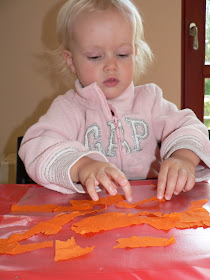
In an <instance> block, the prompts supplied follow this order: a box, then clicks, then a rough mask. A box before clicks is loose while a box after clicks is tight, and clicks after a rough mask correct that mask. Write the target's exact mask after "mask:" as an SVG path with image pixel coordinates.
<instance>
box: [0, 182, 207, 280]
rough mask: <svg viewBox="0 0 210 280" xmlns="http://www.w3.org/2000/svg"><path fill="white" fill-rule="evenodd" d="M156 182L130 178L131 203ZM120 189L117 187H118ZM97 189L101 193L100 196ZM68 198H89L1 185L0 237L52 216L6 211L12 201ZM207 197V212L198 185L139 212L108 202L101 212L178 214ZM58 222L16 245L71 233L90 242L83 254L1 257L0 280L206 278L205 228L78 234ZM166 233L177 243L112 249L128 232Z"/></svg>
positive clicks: (204, 190)
mask: <svg viewBox="0 0 210 280" xmlns="http://www.w3.org/2000/svg"><path fill="white" fill-rule="evenodd" d="M155 183H156V181H155V180H154V181H152V180H150V181H135V182H132V185H133V195H134V201H133V202H136V201H139V200H143V199H146V198H149V197H152V196H154V195H156V188H155ZM119 192H120V193H122V192H121V191H119ZM105 195H106V194H105V192H102V193H101V194H100V196H101V197H102V196H105ZM70 199H89V196H88V195H87V194H85V195H81V194H73V195H63V194H60V193H56V192H53V191H50V190H47V189H45V188H43V187H40V186H36V185H0V238H7V237H8V236H9V235H10V234H12V233H15V232H24V231H26V230H27V229H29V228H31V227H32V226H33V225H35V224H37V223H38V222H40V221H46V220H49V219H51V218H52V217H53V216H54V215H55V213H11V212H10V207H11V205H12V204H13V203H18V204H19V205H38V204H58V205H63V206H64V205H65V206H66V205H69V200H70ZM200 199H208V200H209V201H208V203H207V204H206V205H205V208H206V209H207V210H208V211H209V212H210V185H209V184H207V183H197V184H196V186H195V187H194V188H193V190H192V191H190V192H187V193H182V194H180V195H179V196H174V197H173V198H172V200H171V201H167V202H164V203H160V204H157V203H153V204H145V205H144V206H142V209H141V210H139V209H138V210H137V209H129V210H126V209H117V208H116V207H115V206H110V207H108V209H107V210H106V211H111V212H112V211H118V212H122V211H123V212H131V213H136V212H138V211H144V210H146V211H151V212H156V211H158V212H162V213H171V212H182V211H184V210H186V209H188V208H189V206H190V202H191V201H193V200H200ZM80 219H82V218H81V217H78V218H76V219H75V220H74V221H73V222H71V223H69V224H66V225H65V226H63V228H62V230H61V231H60V232H59V233H58V234H56V235H51V236H45V235H43V234H39V235H37V236H33V237H31V238H30V239H29V240H26V241H23V242H21V244H27V243H33V242H43V241H46V240H56V239H57V240H63V241H66V240H67V239H70V238H71V237H72V236H74V237H75V240H76V243H77V244H78V245H80V246H81V247H86V246H88V247H91V246H95V249H94V250H93V251H92V252H91V253H90V254H88V255H85V256H83V257H79V258H75V259H71V260H68V261H60V262H55V261H54V253H55V252H54V249H53V248H45V249H39V250H35V251H32V252H27V253H23V254H19V255H14V256H9V255H0V279H1V280H10V279H18V280H28V279H30V280H35V279H36V280H37V279H39V280H48V279H49V280H55V279H56V280H57V279H61V280H67V279H68V280H69V279H85V280H89V279H91V280H96V279H97V280H98V279H100V280H105V279H110V280H112V279H113V280H118V279H119V280H121V279H122V280H124V279H126V280H127V279H129V280H133V279H135V280H136V279H161V280H164V279H170V280H173V279H184V280H188V279H190V280H191V279H199V280H200V279H205V280H206V279H210V228H206V229H204V228H196V229H184V230H179V229H172V230H170V231H168V232H167V231H163V230H157V229H155V228H152V227H151V226H149V225H146V224H144V225H138V226H131V227H127V228H120V229H113V230H110V231H105V232H100V233H97V234H92V235H90V236H81V235H79V234H76V233H75V232H73V231H72V230H71V225H72V223H74V222H77V221H79V220H80ZM133 235H135V236H154V237H167V238H169V237H171V236H172V235H174V237H175V239H176V243H175V244H172V245H170V246H167V247H151V248H149V247H148V248H136V249H113V247H114V245H116V244H117V242H116V239H118V238H125V237H130V236H133Z"/></svg>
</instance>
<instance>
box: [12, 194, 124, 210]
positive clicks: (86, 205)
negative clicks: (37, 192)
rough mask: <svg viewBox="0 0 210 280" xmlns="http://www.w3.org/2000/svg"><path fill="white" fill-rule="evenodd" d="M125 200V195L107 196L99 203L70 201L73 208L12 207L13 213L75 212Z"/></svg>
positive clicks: (45, 206) (100, 199) (15, 205)
mask: <svg viewBox="0 0 210 280" xmlns="http://www.w3.org/2000/svg"><path fill="white" fill-rule="evenodd" d="M124 199H125V196H124V195H119V194H116V195H115V196H106V197H103V198H99V200H98V201H93V200H70V204H71V205H72V206H59V205H55V204H45V205H17V204H13V205H12V207H11V211H12V212H73V211H84V210H90V209H92V208H93V207H94V206H95V205H106V206H110V205H112V204H115V203H118V202H120V201H123V200H124Z"/></svg>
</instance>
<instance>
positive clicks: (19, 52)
mask: <svg viewBox="0 0 210 280" xmlns="http://www.w3.org/2000/svg"><path fill="white" fill-rule="evenodd" d="M63 2H65V1H63V0H1V1H0V34H1V44H0V48H1V50H0V77H1V78H0V79H1V82H0V104H1V105H0V122H1V123H0V127H1V134H0V156H2V155H6V154H9V153H12V152H15V151H16V139H17V137H18V136H19V135H23V134H24V132H25V131H26V129H27V128H28V127H29V126H31V125H32V124H33V123H34V122H36V121H37V120H38V118H39V116H40V115H42V114H43V113H44V112H45V111H46V110H47V108H48V107H49V105H50V103H51V101H52V100H53V99H54V98H55V96H56V95H57V94H61V93H63V92H64V91H66V90H67V87H66V86H65V85H64V84H63V82H62V81H60V79H59V78H58V77H57V76H56V74H53V73H54V72H53V71H52V72H49V70H48V69H47V68H46V65H45V59H44V56H43V53H42V51H43V50H44V49H45V48H46V47H49V48H54V47H56V39H55V33H54V32H55V18H56V14H57V10H58V7H60V6H61V4H62V3H63ZM135 3H136V4H137V6H138V7H139V8H140V10H141V14H142V17H143V20H144V26H145V38H146V40H147V42H148V43H149V45H150V46H151V49H152V50H153V53H154V55H155V60H154V63H153V65H152V66H151V67H150V68H149V69H148V72H147V74H146V75H145V76H144V77H142V79H141V80H140V83H147V82H155V83H157V84H158V85H159V86H160V87H161V88H162V89H163V92H164V96H165V98H167V99H168V100H170V101H172V102H174V103H175V104H177V106H178V107H180V100H181V0H176V1H174V0H135Z"/></svg>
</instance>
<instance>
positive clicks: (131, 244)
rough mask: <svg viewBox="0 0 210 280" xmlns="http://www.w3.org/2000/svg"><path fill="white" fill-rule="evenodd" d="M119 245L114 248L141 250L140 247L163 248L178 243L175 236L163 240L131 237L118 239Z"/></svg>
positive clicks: (150, 237)
mask: <svg viewBox="0 0 210 280" xmlns="http://www.w3.org/2000/svg"><path fill="white" fill-rule="evenodd" d="M117 242H119V244H117V245H116V246H114V247H113V248H140V247H157V246H158V247H163V246H168V245H171V244H173V243H175V242H176V240H175V238H174V236H171V238H161V237H152V236H144V237H137V236H131V237H129V238H119V239H117Z"/></svg>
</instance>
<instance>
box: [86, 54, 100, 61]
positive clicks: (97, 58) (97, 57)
mask: <svg viewBox="0 0 210 280" xmlns="http://www.w3.org/2000/svg"><path fill="white" fill-rule="evenodd" d="M87 58H88V59H89V60H99V59H100V58H101V55H96V56H88V57H87Z"/></svg>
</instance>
